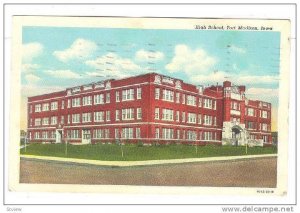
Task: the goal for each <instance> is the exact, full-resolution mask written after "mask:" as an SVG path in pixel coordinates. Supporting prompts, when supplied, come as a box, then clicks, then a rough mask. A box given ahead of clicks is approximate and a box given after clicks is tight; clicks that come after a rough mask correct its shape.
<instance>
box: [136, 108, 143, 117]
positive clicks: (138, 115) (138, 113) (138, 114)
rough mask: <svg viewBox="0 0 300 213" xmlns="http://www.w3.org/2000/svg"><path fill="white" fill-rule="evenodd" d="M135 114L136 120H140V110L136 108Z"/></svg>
mask: <svg viewBox="0 0 300 213" xmlns="http://www.w3.org/2000/svg"><path fill="white" fill-rule="evenodd" d="M136 114H137V115H136V119H142V108H137V109H136Z"/></svg>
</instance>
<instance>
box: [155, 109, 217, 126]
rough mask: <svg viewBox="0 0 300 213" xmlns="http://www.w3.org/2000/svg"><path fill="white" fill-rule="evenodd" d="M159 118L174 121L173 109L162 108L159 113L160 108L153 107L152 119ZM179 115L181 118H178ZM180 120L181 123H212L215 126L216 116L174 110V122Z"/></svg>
mask: <svg viewBox="0 0 300 213" xmlns="http://www.w3.org/2000/svg"><path fill="white" fill-rule="evenodd" d="M160 116H161V120H163V121H174V110H172V109H164V108H163V109H162V114H161V115H160V108H158V107H156V108H155V114H154V119H155V120H160ZM180 116H181V119H180ZM180 120H181V122H182V123H185V122H186V123H191V124H196V123H198V124H202V123H203V124H204V125H214V126H217V117H216V116H211V115H201V114H196V113H190V112H188V113H186V112H181V113H180V112H179V111H176V112H175V121H176V122H180Z"/></svg>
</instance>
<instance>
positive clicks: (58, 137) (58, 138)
mask: <svg viewBox="0 0 300 213" xmlns="http://www.w3.org/2000/svg"><path fill="white" fill-rule="evenodd" d="M61 139H62V130H58V129H57V130H56V132H55V143H61Z"/></svg>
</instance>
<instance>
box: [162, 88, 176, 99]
mask: <svg viewBox="0 0 300 213" xmlns="http://www.w3.org/2000/svg"><path fill="white" fill-rule="evenodd" d="M162 99H163V100H164V101H170V102H174V92H173V91H171V90H167V89H164V90H163V97H162Z"/></svg>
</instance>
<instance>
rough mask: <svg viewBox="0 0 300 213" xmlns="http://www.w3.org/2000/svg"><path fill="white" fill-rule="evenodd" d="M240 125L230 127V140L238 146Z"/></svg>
mask: <svg viewBox="0 0 300 213" xmlns="http://www.w3.org/2000/svg"><path fill="white" fill-rule="evenodd" d="M241 130H242V129H241V127H239V126H233V127H232V140H233V141H232V142H233V145H235V146H238V145H239V139H240V138H241Z"/></svg>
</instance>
